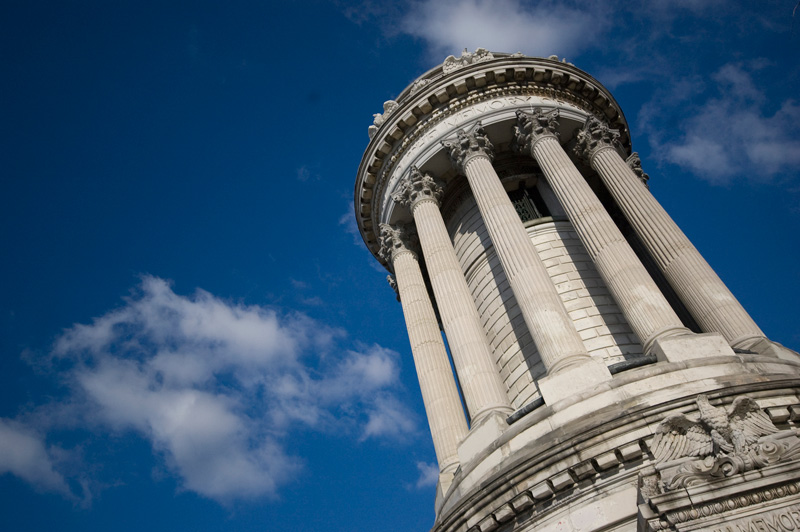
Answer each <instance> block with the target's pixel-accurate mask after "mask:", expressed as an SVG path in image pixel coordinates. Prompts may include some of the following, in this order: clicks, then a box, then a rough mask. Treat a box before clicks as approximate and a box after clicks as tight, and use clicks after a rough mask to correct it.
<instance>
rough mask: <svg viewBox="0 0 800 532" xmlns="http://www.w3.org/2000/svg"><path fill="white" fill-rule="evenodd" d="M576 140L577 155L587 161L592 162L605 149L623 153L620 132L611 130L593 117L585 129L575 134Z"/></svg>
mask: <svg viewBox="0 0 800 532" xmlns="http://www.w3.org/2000/svg"><path fill="white" fill-rule="evenodd" d="M575 140H576V144H575V154H576V155H577V156H578V157H581V158H582V159H585V160H587V161H591V160H592V157H594V155H595V154H596V153H597V152H598V151H600V150H602V149H604V148H612V149H615V150H617V152H618V153H622V145H621V144H620V142H619V130H618V129H611V128H610V127H608V124H606V123H605V122H601V121H600V120H598V119H597V118H595V117H593V116H590V117H589V118H587V119H586V122H585V123H584V124H583V127H582V128H581V129H579V130H578V131H577V133H576V134H575Z"/></svg>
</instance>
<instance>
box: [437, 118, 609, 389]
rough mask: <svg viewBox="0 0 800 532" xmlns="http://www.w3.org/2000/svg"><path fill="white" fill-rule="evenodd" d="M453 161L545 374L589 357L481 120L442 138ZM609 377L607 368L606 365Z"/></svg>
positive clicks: (586, 359) (555, 371)
mask: <svg viewBox="0 0 800 532" xmlns="http://www.w3.org/2000/svg"><path fill="white" fill-rule="evenodd" d="M443 145H444V147H445V148H446V149H447V152H448V154H449V155H450V159H451V160H452V162H453V165H454V166H455V167H456V168H457V169H458V170H459V172H461V173H463V174H464V175H466V176H467V180H468V181H469V185H470V188H471V189H472V193H473V195H474V196H475V202H476V203H477V204H478V209H479V210H480V213H481V216H482V218H483V222H484V224H486V228H487V229H488V231H489V238H490V239H491V240H492V244H493V245H494V249H495V251H496V253H497V256H498V258H499V259H500V263H501V264H502V266H503V270H504V271H505V274H506V277H507V279H508V282H509V285H510V287H511V291H512V292H513V293H514V298H515V299H516V300H517V304H518V305H519V307H520V310H521V311H522V316H523V318H524V319H525V324H526V325H527V326H528V330H529V331H530V333H531V337H532V338H533V341H534V343H535V344H536V348H537V349H538V351H539V355H540V356H541V358H542V362H543V363H544V366H545V368H546V369H547V374H548V375H553V374H556V373H558V372H559V371H561V370H563V369H565V368H567V367H570V366H574V365H576V364H580V363H585V362H587V361H590V360H591V357H590V356H589V354H588V352H587V351H586V347H585V346H584V345H583V341H582V340H581V337H580V335H579V334H578V331H577V330H576V329H575V326H574V324H573V322H572V319H570V317H569V314H568V313H567V309H566V308H565V307H564V303H563V302H562V301H561V298H560V297H559V295H558V291H557V290H556V288H555V286H554V285H553V282H552V280H551V279H550V276H549V275H548V273H547V269H546V268H545V266H544V264H543V263H542V261H541V259H540V258H539V254H538V253H537V252H536V248H535V247H534V245H533V242H532V241H531V239H530V237H529V236H528V232H527V231H526V230H525V226H524V225H523V224H522V221H521V220H520V219H519V215H518V214H517V211H516V209H515V208H514V205H513V204H512V203H511V200H510V199H509V198H508V194H507V193H506V191H505V189H504V188H503V185H502V184H501V183H500V178H499V177H498V175H497V173H496V172H495V170H494V168H493V167H492V160H493V158H494V151H493V147H492V143H491V142H490V141H489V139H488V138H487V136H486V133H485V132H484V130H483V128H482V127H481V124H480V122H478V123H477V124H476V126H475V128H474V129H473V130H472V131H471V132H470V133H466V132H465V131H463V130H461V131H459V132H458V138H457V140H455V141H453V142H444V143H443ZM606 374H607V377H608V378H610V377H611V374H610V373H608V372H607V371H606Z"/></svg>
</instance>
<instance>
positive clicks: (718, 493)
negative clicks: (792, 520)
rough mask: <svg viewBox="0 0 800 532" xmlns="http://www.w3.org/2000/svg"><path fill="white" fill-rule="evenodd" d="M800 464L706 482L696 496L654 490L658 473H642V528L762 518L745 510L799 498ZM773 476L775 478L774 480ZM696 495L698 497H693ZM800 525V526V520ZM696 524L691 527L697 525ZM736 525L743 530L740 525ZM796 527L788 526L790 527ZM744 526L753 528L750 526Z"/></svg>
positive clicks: (772, 506) (780, 505)
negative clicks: (757, 473)
mask: <svg viewBox="0 0 800 532" xmlns="http://www.w3.org/2000/svg"><path fill="white" fill-rule="evenodd" d="M798 466H800V464H798V463H797V462H796V461H794V462H792V463H783V464H776V465H773V466H770V467H768V468H766V469H765V470H764V475H763V476H759V477H752V476H750V477H748V476H747V475H741V474H739V475H734V476H731V477H728V478H722V479H717V480H714V481H711V482H709V483H708V484H707V485H705V486H703V488H704V489H703V490H702V491H704V492H705V493H694V494H692V495H694V497H692V496H691V495H689V494H688V491H689V490H686V489H684V490H682V491H678V492H675V493H674V494H663V495H659V494H653V493H652V487H653V486H654V485H655V484H656V482H655V481H654V478H655V476H654V475H650V476H640V484H641V485H642V488H641V494H642V496H643V498H644V501H645V502H644V503H642V504H640V505H639V516H640V524H641V525H644V527H643V528H640V530H646V531H648V532H650V531H653V532H654V531H658V530H676V529H679V530H683V529H684V528H683V527H681V526H680V525H681V524H685V525H684V526H688V525H690V524H693V525H694V523H692V521H696V520H703V521H704V522H707V521H716V523H713V524H712V523H709V524H710V525H711V526H710V527H709V528H706V527H703V528H702V530H713V529H716V528H719V529H722V530H725V527H724V526H717V523H719V524H724V523H725V522H730V520H731V519H733V520H736V519H737V518H738V519H742V518H744V519H748V518H749V519H758V517H759V514H756V515H752V514H749V515H748V513H747V512H742V511H743V510H746V509H748V508H751V507H754V508H753V509H758V510H761V511H762V512H763V511H770V509H773V511H775V510H781V509H783V508H785V503H784V502H783V501H784V500H787V499H788V500H791V499H796V498H797V495H798V494H800V481H798V480H797V479H796V478H797V475H798V473H800V471H798ZM787 477H788V478H787ZM770 478H772V479H774V480H773V481H772V482H770ZM765 484H766V485H765ZM692 491H694V490H692ZM673 495H677V497H674V496H673ZM698 495H699V496H698ZM693 498H696V499H697V500H692V499H693ZM787 502H788V501H787ZM776 506H777V508H776ZM737 513H738V514H740V515H737ZM741 514H744V515H741ZM798 525H799V526H800V523H798ZM696 526H697V525H695V526H693V527H692V528H691V529H692V530H694V529H696ZM736 529H737V530H742V529H741V528H738V527H737V528H736ZM794 529H795V527H792V528H788V530H794ZM744 530H752V528H750V527H747V528H745V529H744ZM759 530H761V529H759Z"/></svg>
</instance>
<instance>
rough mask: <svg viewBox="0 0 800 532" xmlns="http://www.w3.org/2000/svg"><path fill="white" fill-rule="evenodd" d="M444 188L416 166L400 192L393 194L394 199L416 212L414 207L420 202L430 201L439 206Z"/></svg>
mask: <svg viewBox="0 0 800 532" xmlns="http://www.w3.org/2000/svg"><path fill="white" fill-rule="evenodd" d="M443 192H444V188H442V185H441V184H440V183H439V182H438V181H437V180H436V179H435V178H434V177H433V176H431V175H430V174H427V173H425V174H423V173H422V172H420V171H419V168H417V167H416V166H412V167H411V171H410V172H409V174H408V176H407V177H406V178H405V179H404V180H403V181H402V182H401V183H400V185H399V187H398V191H397V192H395V193H394V194H392V199H393V200H394V201H396V202H397V203H399V204H400V205H404V206H406V207H408V208H409V210H411V212H414V207H416V206H417V204H418V203H419V202H420V201H423V200H430V201H434V202H435V203H436V204H437V205H439V200H441V199H442V193H443Z"/></svg>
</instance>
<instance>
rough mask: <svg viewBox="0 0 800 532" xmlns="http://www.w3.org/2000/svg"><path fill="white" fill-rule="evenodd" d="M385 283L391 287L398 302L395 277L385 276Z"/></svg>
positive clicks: (398, 295)
mask: <svg viewBox="0 0 800 532" xmlns="http://www.w3.org/2000/svg"><path fill="white" fill-rule="evenodd" d="M386 282H387V283H389V286H391V287H392V290H394V295H395V296H397V300H398V301H400V289H399V288H398V287H397V279H396V278H395V276H394V275H387V276H386Z"/></svg>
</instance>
